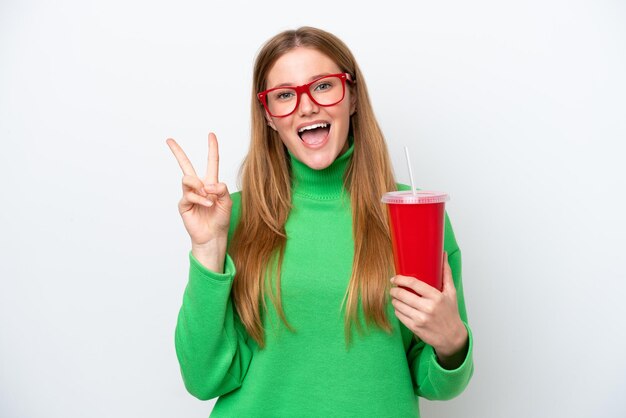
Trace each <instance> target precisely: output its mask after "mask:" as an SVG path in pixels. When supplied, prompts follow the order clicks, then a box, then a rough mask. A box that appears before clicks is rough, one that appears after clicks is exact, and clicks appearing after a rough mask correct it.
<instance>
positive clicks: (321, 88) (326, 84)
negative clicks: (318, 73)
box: [314, 81, 333, 91]
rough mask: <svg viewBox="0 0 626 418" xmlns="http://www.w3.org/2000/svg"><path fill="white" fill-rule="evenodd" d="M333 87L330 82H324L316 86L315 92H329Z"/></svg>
mask: <svg viewBox="0 0 626 418" xmlns="http://www.w3.org/2000/svg"><path fill="white" fill-rule="evenodd" d="M332 87H333V83H331V82H330V81H322V82H320V83H319V84H317V85H315V89H314V90H315V91H324V90H329V89H331V88H332Z"/></svg>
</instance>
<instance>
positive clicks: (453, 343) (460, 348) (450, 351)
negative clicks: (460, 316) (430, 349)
mask: <svg viewBox="0 0 626 418" xmlns="http://www.w3.org/2000/svg"><path fill="white" fill-rule="evenodd" d="M468 339H469V334H468V333H467V328H465V325H464V324H463V322H459V324H458V326H457V327H456V330H455V331H454V332H453V333H452V337H451V338H450V339H449V340H448V344H446V345H445V346H441V347H434V348H435V352H436V353H437V358H439V359H440V360H442V362H445V361H446V360H447V359H452V358H455V357H458V356H459V355H460V354H464V353H465V351H466V349H467V342H468Z"/></svg>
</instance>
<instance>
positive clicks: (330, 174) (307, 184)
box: [289, 137, 354, 200]
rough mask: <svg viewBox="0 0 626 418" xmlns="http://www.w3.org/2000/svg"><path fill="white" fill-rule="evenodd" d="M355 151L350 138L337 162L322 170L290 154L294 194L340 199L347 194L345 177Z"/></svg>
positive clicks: (322, 198) (315, 197)
mask: <svg viewBox="0 0 626 418" xmlns="http://www.w3.org/2000/svg"><path fill="white" fill-rule="evenodd" d="M353 151H354V141H353V139H352V137H350V138H349V140H348V141H346V146H345V147H344V149H343V150H342V152H341V153H340V154H339V156H338V157H337V158H336V159H335V161H333V162H332V164H331V165H329V166H328V167H326V168H324V169H322V170H315V169H313V168H311V167H309V166H307V165H306V164H304V163H303V162H301V161H299V160H298V159H297V158H296V157H295V156H294V155H293V154H291V153H289V156H290V159H291V169H292V187H293V193H294V194H298V195H303V196H306V197H309V198H312V199H319V200H331V199H338V198H340V197H341V195H342V194H343V193H344V192H345V185H344V175H345V172H346V169H347V168H348V165H349V164H350V161H351V160H352V153H353Z"/></svg>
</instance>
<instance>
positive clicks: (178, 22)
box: [0, 0, 626, 418]
mask: <svg viewBox="0 0 626 418" xmlns="http://www.w3.org/2000/svg"><path fill="white" fill-rule="evenodd" d="M366 3H367V2H365V3H364V2H354V3H352V4H351V3H347V2H338V1H316V2H294V1H289V2H255V3H254V4H251V5H247V4H245V3H238V2H230V3H228V5H226V4H227V2H214V3H213V4H211V3H210V2H194V3H192V2H173V1H168V2H154V1H144V2H129V1H108V2H95V1H78V0H76V1H60V2H45V1H11V0H9V1H7V0H2V3H0V4H1V6H0V138H1V144H2V145H1V148H0V170H2V171H1V176H0V190H2V209H1V212H0V257H1V262H0V279H1V284H0V370H1V372H0V416H2V417H7V418H9V417H11V418H12V417H85V416H89V417H148V416H149V417H206V416H208V414H209V411H210V409H211V405H212V401H211V402H201V401H198V400H196V399H195V398H193V397H192V396H191V395H188V394H187V393H186V392H185V389H184V387H183V384H182V380H181V378H180V374H179V370H178V363H177V360H176V356H175V352H174V338H173V335H174V327H175V323H176V316H177V313H178V309H179V306H180V303H181V298H182V293H183V289H184V286H185V284H186V276H187V268H188V264H187V252H188V250H189V241H188V236H187V235H186V232H185V230H184V228H183V225H182V222H181V220H180V217H179V215H178V212H177V208H176V205H177V202H178V199H179V198H180V180H181V177H182V175H181V173H180V170H179V168H178V165H177V164H176V161H175V159H174V158H173V156H172V155H171V154H170V151H169V149H168V148H167V146H166V144H165V139H166V138H167V137H170V136H171V137H174V138H176V139H177V140H178V141H179V143H180V144H181V145H182V146H183V148H184V149H185V151H187V153H188V155H190V158H191V159H192V161H193V163H194V164H195V165H196V168H197V169H198V170H199V171H201V172H203V171H204V169H205V165H204V163H205V159H206V152H207V143H206V136H207V133H208V132H209V130H213V131H215V132H216V133H217V134H218V139H219V140H220V148H221V149H220V151H221V170H220V171H221V179H222V180H223V181H225V182H226V183H227V184H228V185H229V186H230V189H231V190H232V191H234V190H238V187H237V184H236V177H237V170H238V167H239V165H240V163H241V160H242V158H243V157H244V155H245V153H246V151H247V147H248V138H249V106H250V88H251V73H252V64H253V60H254V57H255V54H256V52H257V51H258V49H259V48H260V46H261V45H262V43H263V42H264V41H265V40H266V39H268V38H269V37H271V36H272V35H274V34H275V33H277V32H279V31H281V30H284V29H292V28H296V27H298V26H300V25H313V26H318V27H321V28H323V29H326V30H329V31H331V32H333V33H335V34H337V35H338V36H339V37H340V38H342V39H343V40H344V41H345V42H346V43H347V44H348V45H349V46H350V48H351V49H352V51H353V52H354V54H355V55H356V57H357V60H358V62H359V64H360V66H361V68H362V70H363V72H364V74H365V79H366V81H367V83H368V86H369V89H370V93H371V98H372V102H373V104H374V108H375V111H376V114H377V116H378V118H379V122H380V124H381V126H382V128H383V130H384V133H385V135H386V137H387V140H388V144H389V148H390V150H391V153H392V157H393V160H394V166H395V170H396V174H397V179H398V180H399V181H401V182H405V183H406V182H408V174H407V169H406V167H405V163H404V160H403V146H405V145H407V146H409V149H410V151H411V154H412V160H413V165H414V169H415V177H416V179H417V183H418V185H419V186H420V187H422V188H428V189H440V190H445V191H447V192H449V193H450V195H451V197H452V200H451V201H450V202H449V206H448V211H449V214H450V216H451V219H452V221H453V224H454V226H455V231H456V234H457V238H458V241H459V244H460V245H461V248H462V251H463V256H464V283H465V296H466V299H467V306H468V313H469V317H470V323H471V325H472V327H473V330H474V334H475V339H476V346H475V353H474V355H475V363H476V372H475V375H474V378H473V380H472V382H471V384H470V386H469V387H468V389H467V390H466V391H465V392H464V393H463V394H462V395H461V396H460V397H458V398H456V399H454V400H452V401H449V402H426V401H425V402H423V407H422V413H423V416H425V417H481V418H482V417H494V418H496V417H497V418H502V417H520V418H521V417H565V416H567V417H623V416H626V398H625V397H624V394H625V393H626V356H625V355H624V353H625V352H626V336H625V332H624V329H625V326H624V324H623V323H622V318H624V317H625V315H626V308H624V302H623V299H624V297H625V295H626V273H625V269H624V265H623V262H624V244H623V238H622V237H621V235H622V234H623V233H624V232H625V231H626V228H625V224H626V222H625V220H624V219H625V218H624V214H625V213H626V199H625V198H624V195H623V192H624V190H623V189H624V179H625V178H626V172H625V171H626V170H625V169H624V168H623V161H624V142H625V141H626V82H625V74H626V6H625V4H624V2H623V1H608V0H605V1H592V0H589V1H565V0H563V1H557V0H549V1H546V0H542V1H538V0H532V1H525V2H522V1H519V2H503V1H496V0H493V1H488V0H475V1H437V2H433V1H416V2H412V6H411V9H407V8H406V7H407V6H406V5H405V3H403V2H396V1H390V0H387V1H384V2H380V3H378V4H374V3H372V5H369V6H366V5H365V4H366ZM406 4H408V2H407V3H406ZM380 390H384V391H393V388H389V387H381V388H380Z"/></svg>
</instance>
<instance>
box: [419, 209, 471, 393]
mask: <svg viewBox="0 0 626 418" xmlns="http://www.w3.org/2000/svg"><path fill="white" fill-rule="evenodd" d="M445 222H446V223H445V228H446V236H445V244H444V248H445V250H446V251H447V252H448V262H449V263H450V268H451V270H452V277H453V280H454V285H455V288H456V293H457V302H458V305H459V315H460V316H461V320H462V321H463V324H464V325H465V327H466V328H467V333H468V340H469V341H468V348H467V353H466V355H465V359H464V361H463V363H462V364H461V365H460V366H459V367H458V368H456V369H454V370H448V369H444V368H443V367H442V366H441V365H440V364H439V362H438V360H437V356H436V354H435V350H434V348H433V347H432V346H430V345H428V344H425V343H424V342H423V341H420V340H419V339H418V338H416V337H413V339H412V340H411V344H410V345H409V348H408V351H407V359H408V362H409V367H410V370H411V376H412V379H413V383H414V387H415V393H416V394H417V395H419V396H422V397H424V398H426V399H431V400H447V399H451V398H454V397H455V396H457V395H459V394H460V393H461V392H463V390H464V389H465V388H466V387H467V385H468V384H469V381H470V379H471V377H472V374H473V373H474V362H473V359H472V352H473V346H474V341H473V336H472V331H471V329H470V327H469V325H468V322H467V312H466V309H465V298H464V296H463V282H462V280H461V251H460V250H459V247H458V246H457V244H456V239H455V237H454V232H453V231H452V227H451V225H450V220H449V219H448V216H447V215H446V221H445Z"/></svg>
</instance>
